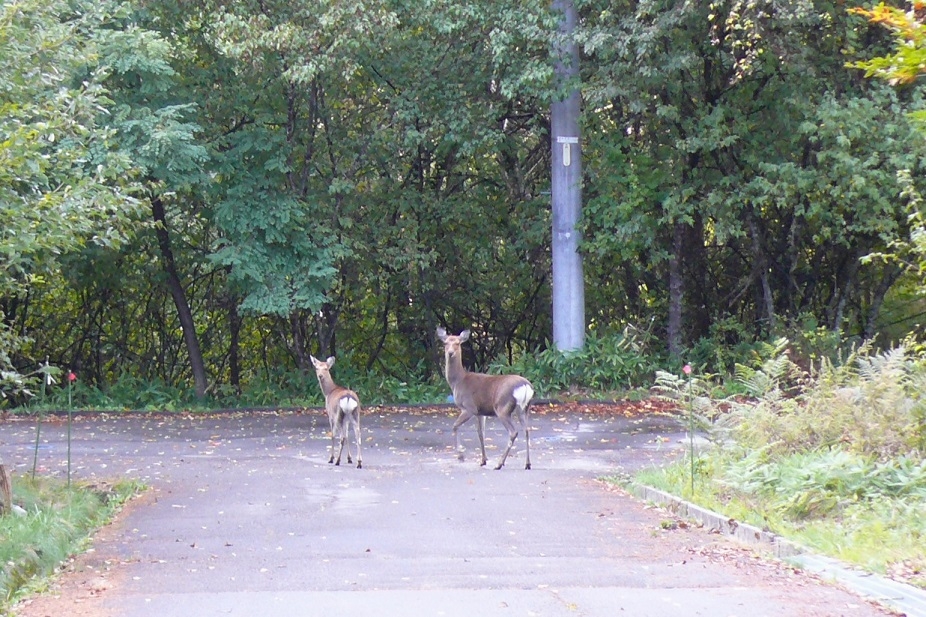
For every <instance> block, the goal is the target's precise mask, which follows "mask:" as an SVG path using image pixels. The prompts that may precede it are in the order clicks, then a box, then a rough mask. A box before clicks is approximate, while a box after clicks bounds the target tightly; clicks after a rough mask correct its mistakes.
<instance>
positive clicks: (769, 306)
mask: <svg viewBox="0 0 926 617" xmlns="http://www.w3.org/2000/svg"><path fill="white" fill-rule="evenodd" d="M748 216H749V235H751V236H752V259H753V270H752V271H753V273H754V274H753V279H754V280H755V281H756V282H757V283H758V284H759V294H758V297H759V311H758V312H759V315H760V316H761V317H763V318H764V319H765V320H766V322H767V327H768V331H769V332H773V331H774V330H775V298H774V295H773V294H772V285H771V283H770V282H769V278H768V275H769V265H768V264H769V262H768V255H766V253H765V241H764V240H765V239H764V237H763V236H762V233H761V232H760V229H759V223H758V222H757V221H756V216H755V213H753V212H750V213H749V215H748Z"/></svg>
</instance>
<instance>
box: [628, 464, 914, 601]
mask: <svg viewBox="0 0 926 617" xmlns="http://www.w3.org/2000/svg"><path fill="white" fill-rule="evenodd" d="M628 489H629V490H630V492H631V493H632V494H634V495H636V496H637V497H639V498H640V499H645V500H647V501H651V502H653V503H656V504H658V505H660V506H661V507H663V508H665V509H666V510H669V511H670V512H672V513H674V514H676V515H678V516H681V517H684V518H690V519H693V520H695V521H697V522H699V523H700V524H701V525H703V526H704V527H706V528H708V529H711V530H716V531H718V532H719V533H721V534H724V535H727V536H731V537H733V538H735V539H736V540H739V541H741V542H743V543H745V544H750V545H753V546H760V547H762V548H764V549H765V550H767V551H770V552H771V553H772V554H773V555H774V556H775V557H777V558H779V559H782V560H784V561H786V562H788V563H792V564H795V565H797V566H799V567H801V568H804V569H806V570H808V571H810V572H813V573H815V574H818V575H820V576H821V577H823V578H827V579H830V580H834V581H836V582H838V583H840V584H842V585H844V586H846V587H847V588H849V589H851V590H853V591H855V592H856V593H858V594H860V595H861V596H863V597H866V598H869V599H871V600H874V601H875V602H878V603H879V604H882V605H884V606H886V607H888V608H890V609H893V610H897V611H900V612H902V613H903V614H904V615H906V616H907V617H926V591H924V590H922V589H919V588H917V587H914V586H913V585H908V584H906V583H900V582H897V581H894V580H891V579H888V578H885V577H882V576H878V575H876V574H871V573H868V572H863V571H860V570H857V569H854V568H851V567H850V566H848V565H846V564H845V563H843V562H841V561H839V560H837V559H833V558H831V557H823V556H820V555H814V554H812V553H810V552H808V551H807V549H806V548H804V547H803V546H801V545H800V544H797V543H796V542H792V541H790V540H787V539H785V538H783V537H781V536H779V535H777V534H774V533H772V532H770V531H766V530H764V529H760V528H759V527H756V526H754V525H749V524H747V523H742V522H740V521H737V520H735V519H732V518H730V517H727V516H723V515H722V514H718V513H716V512H713V511H711V510H708V509H707V508H702V507H701V506H698V505H695V504H693V503H691V502H689V501H685V500H684V499H681V498H679V497H676V496H675V495H672V494H670V493H667V492H665V491H661V490H659V489H657V488H653V487H651V486H646V485H644V484H637V483H635V482H631V483H629V484H628Z"/></svg>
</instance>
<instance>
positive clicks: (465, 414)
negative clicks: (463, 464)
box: [453, 409, 475, 461]
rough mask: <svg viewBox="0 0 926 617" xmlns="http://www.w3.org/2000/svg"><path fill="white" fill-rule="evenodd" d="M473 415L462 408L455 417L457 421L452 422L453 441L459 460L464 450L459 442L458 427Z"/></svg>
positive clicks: (461, 458)
mask: <svg viewBox="0 0 926 617" xmlns="http://www.w3.org/2000/svg"><path fill="white" fill-rule="evenodd" d="M473 415H475V414H472V413H470V412H468V411H467V410H465V409H462V410H460V415H459V417H458V418H457V421H456V422H454V423H453V439H454V441H455V442H456V445H457V457H458V458H459V459H460V460H461V461H462V460H463V453H464V450H463V444H461V443H460V433H459V431H458V429H459V428H460V427H461V426H462V425H463V424H465V423H466V422H467V421H468V420H469V419H470V418H472V417H473Z"/></svg>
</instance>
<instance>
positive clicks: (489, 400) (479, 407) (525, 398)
mask: <svg viewBox="0 0 926 617" xmlns="http://www.w3.org/2000/svg"><path fill="white" fill-rule="evenodd" d="M437 338H439V339H440V340H441V342H442V343H443V344H444V376H445V377H446V378H447V383H449V384H450V389H451V390H452V391H453V402H454V403H455V404H456V406H457V407H459V408H460V416H459V417H458V418H457V421H456V422H454V423H453V436H454V439H455V440H456V447H457V453H458V455H459V457H460V460H461V461H462V460H463V446H462V445H461V444H460V435H459V433H458V432H457V429H459V428H460V426H461V425H462V424H464V423H465V422H467V421H468V420H469V419H470V418H473V417H475V418H476V433H477V434H478V435H479V448H480V449H481V450H482V463H481V464H482V465H485V464H486V444H485V419H486V416H497V417H498V419H499V420H501V422H502V424H504V425H505V428H507V429H508V447H507V448H505V451H504V452H503V453H502V456H501V458H500V459H499V460H498V465H496V466H495V468H496V469H501V468H502V465H504V464H505V459H507V458H508V453H509V452H511V446H512V445H514V440H515V439H516V438H517V436H518V429H517V428H515V425H514V422H513V421H512V416H517V418H518V422H519V423H520V424H521V428H522V429H524V439H525V441H526V442H527V464H526V465H525V466H524V469H530V468H531V432H530V411H529V409H530V404H531V398H532V397H533V396H534V388H533V386H531V382H529V381H528V380H526V379H524V378H523V377H521V376H520V375H485V374H483V373H471V372H469V371H467V370H466V369H464V368H463V353H462V349H461V348H460V346H461V345H462V344H463V343H464V342H466V341H467V340H469V330H463V331H462V332H460V334H459V335H458V336H454V335H452V334H447V331H446V330H444V329H443V328H438V329H437Z"/></svg>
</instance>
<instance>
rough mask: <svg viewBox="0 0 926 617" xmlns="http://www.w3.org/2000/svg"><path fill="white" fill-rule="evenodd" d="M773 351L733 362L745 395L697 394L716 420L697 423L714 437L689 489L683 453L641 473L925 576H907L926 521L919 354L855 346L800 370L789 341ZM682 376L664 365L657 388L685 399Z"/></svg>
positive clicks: (830, 546)
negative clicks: (752, 361)
mask: <svg viewBox="0 0 926 617" xmlns="http://www.w3.org/2000/svg"><path fill="white" fill-rule="evenodd" d="M769 349H770V351H772V352H773V353H772V355H771V356H770V357H769V358H768V359H767V360H766V361H765V362H763V364H762V365H761V367H758V368H753V367H748V366H744V365H738V366H737V380H738V382H739V383H740V387H741V388H742V389H743V391H744V392H746V393H748V395H749V397H750V398H749V399H748V400H745V399H743V398H742V397H733V398H729V399H725V400H714V401H712V403H711V402H706V403H705V405H704V408H705V409H706V410H707V411H706V412H705V413H706V414H713V415H712V416H710V418H709V419H711V420H713V421H714V422H713V424H708V425H707V426H705V427H702V430H706V431H708V434H709V436H712V437H715V438H716V437H721V438H722V439H719V440H717V441H718V445H717V446H716V447H713V448H710V449H707V450H702V451H701V452H700V453H699V455H698V459H697V464H696V465H695V466H694V470H695V473H694V480H695V482H694V490H693V491H692V489H691V488H690V485H689V477H688V476H689V475H690V473H691V472H690V471H689V469H688V468H689V465H688V462H687V461H682V460H679V461H678V462H677V463H675V464H672V465H670V466H669V467H667V468H665V469H661V470H652V471H649V472H647V473H645V474H641V475H640V476H639V478H638V480H639V481H643V482H646V483H650V484H653V485H655V486H659V487H661V488H664V489H665V490H668V491H670V492H675V493H676V494H680V495H685V496H686V497H687V498H689V499H691V500H694V501H695V502H697V503H699V504H700V505H704V506H706V507H709V508H712V509H714V510H716V511H719V512H722V513H724V514H726V515H728V516H732V517H734V518H737V519H738V520H743V521H745V522H749V523H751V524H754V525H757V526H761V527H765V528H769V529H771V530H773V531H774V532H776V533H779V534H782V535H784V536H785V537H788V538H790V539H792V540H795V541H797V542H798V543H801V544H804V545H805V546H808V547H809V548H811V549H813V550H816V551H819V552H822V553H824V554H828V555H831V556H833V557H837V558H840V559H843V560H846V561H849V562H852V563H856V564H858V565H860V566H862V567H865V568H867V569H870V570H873V571H876V572H881V573H888V574H892V575H894V576H897V577H899V578H901V579H902V580H905V581H907V582H910V583H913V584H919V585H926V580H923V578H922V577H917V576H915V575H911V572H916V571H917V570H918V569H921V568H922V566H923V564H926V553H924V551H923V544H922V542H911V539H915V538H921V537H923V532H924V529H926V528H924V524H923V521H922V517H920V516H918V515H917V514H916V513H917V512H919V511H921V510H922V509H923V508H924V507H926V447H924V446H926V442H924V439H923V437H924V435H926V424H924V410H926V401H924V397H923V392H924V388H923V386H924V381H923V380H924V378H926V364H924V362H923V359H922V357H919V356H916V355H913V354H912V353H911V352H909V351H907V349H905V348H903V347H901V348H895V349H892V350H889V351H887V352H883V353H880V354H876V353H873V352H872V351H871V350H870V348H868V347H862V348H860V349H858V350H856V351H855V353H853V354H852V355H851V356H850V357H848V358H847V359H846V360H845V362H844V363H842V364H840V365H836V364H834V363H833V362H831V361H829V360H824V361H822V362H821V363H819V364H818V365H817V368H816V369H815V370H814V371H813V372H812V373H810V374H808V373H805V372H803V371H800V370H798V368H797V366H796V365H795V364H793V363H792V362H791V360H790V358H789V356H788V353H787V351H788V350H789V349H790V344H789V343H788V341H787V340H784V339H782V340H780V341H778V342H777V343H776V344H775V345H772V346H770V348H769ZM692 381H693V382H695V381H696V380H692ZM686 385H687V384H686V382H685V381H684V380H683V379H679V378H677V377H673V376H671V375H669V374H661V375H660V382H659V386H660V387H661V388H662V389H663V390H665V391H668V392H670V393H674V397H675V398H677V399H678V400H680V402H685V401H686V400H688V399H686V398H685V396H686V395H688V390H686ZM692 391H693V390H692ZM688 396H692V395H688ZM707 398H708V397H705V399H707ZM717 410H721V413H719V414H718V413H716V411H717Z"/></svg>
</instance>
